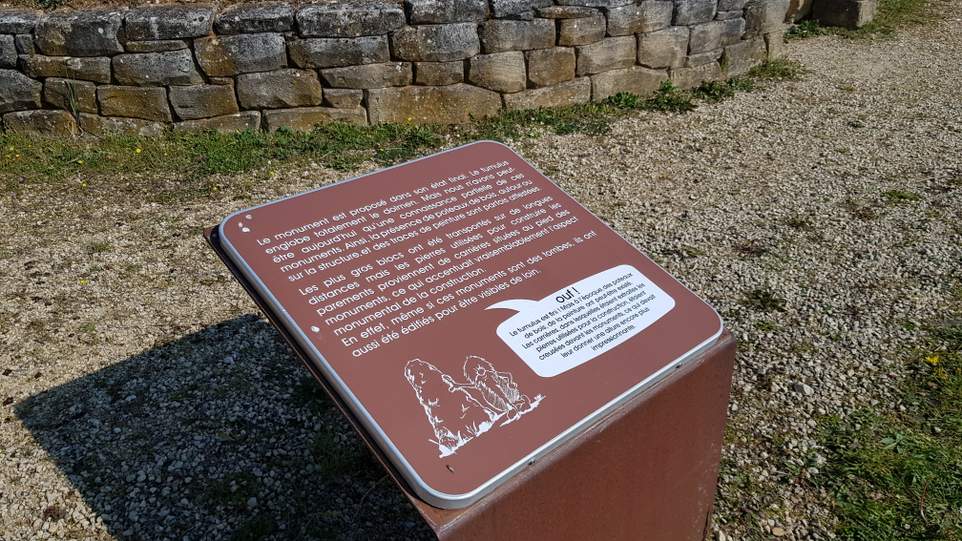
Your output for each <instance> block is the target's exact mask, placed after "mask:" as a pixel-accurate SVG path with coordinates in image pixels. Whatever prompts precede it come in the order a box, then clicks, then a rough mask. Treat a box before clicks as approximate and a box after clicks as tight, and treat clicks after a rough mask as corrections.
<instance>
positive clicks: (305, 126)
mask: <svg viewBox="0 0 962 541" xmlns="http://www.w3.org/2000/svg"><path fill="white" fill-rule="evenodd" d="M332 122H343V123H347V124H359V125H364V124H367V111H365V110H364V108H363V107H355V108H353V109H337V108H334V107H299V108H297V109H275V110H273V111H264V126H265V127H266V128H267V130H268V131H277V130H279V129H281V128H287V129H291V130H297V131H311V130H312V129H314V127H315V126H320V125H323V124H330V123H332Z"/></svg>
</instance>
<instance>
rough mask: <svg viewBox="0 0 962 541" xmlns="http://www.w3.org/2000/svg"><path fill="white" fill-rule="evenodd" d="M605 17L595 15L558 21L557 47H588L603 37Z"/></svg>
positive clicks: (598, 14)
mask: <svg viewBox="0 0 962 541" xmlns="http://www.w3.org/2000/svg"><path fill="white" fill-rule="evenodd" d="M606 28H607V25H606V23H605V16H604V15H602V14H600V13H597V14H595V15H593V16H591V17H579V18H574V19H561V20H559V21H558V45H566V46H571V45H588V44H589V43H595V42H598V41H601V39H602V38H604V37H605V31H606Z"/></svg>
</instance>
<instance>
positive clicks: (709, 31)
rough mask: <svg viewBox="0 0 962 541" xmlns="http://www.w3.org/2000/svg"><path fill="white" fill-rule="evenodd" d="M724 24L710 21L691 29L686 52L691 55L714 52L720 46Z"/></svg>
mask: <svg viewBox="0 0 962 541" xmlns="http://www.w3.org/2000/svg"><path fill="white" fill-rule="evenodd" d="M724 25H725V23H723V22H722V21H712V22H708V23H703V24H696V25H694V26H692V27H691V38H690V40H689V42H688V51H689V52H690V53H692V54H697V53H704V52H706V51H714V50H715V49H718V48H720V47H721V46H722V39H721V38H722V29H723V27H724Z"/></svg>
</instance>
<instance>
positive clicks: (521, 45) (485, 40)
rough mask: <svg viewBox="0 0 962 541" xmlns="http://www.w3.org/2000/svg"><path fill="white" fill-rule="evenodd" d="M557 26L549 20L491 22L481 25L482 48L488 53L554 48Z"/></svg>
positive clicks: (500, 20) (497, 20)
mask: <svg viewBox="0 0 962 541" xmlns="http://www.w3.org/2000/svg"><path fill="white" fill-rule="evenodd" d="M554 44H555V25H554V21H551V20H549V19H533V20H531V21H514V20H502V19H496V20H489V21H485V22H484V23H483V24H482V25H481V46H482V47H483V48H484V52H486V53H500V52H504V51H525V50H528V49H547V48H548V47H554Z"/></svg>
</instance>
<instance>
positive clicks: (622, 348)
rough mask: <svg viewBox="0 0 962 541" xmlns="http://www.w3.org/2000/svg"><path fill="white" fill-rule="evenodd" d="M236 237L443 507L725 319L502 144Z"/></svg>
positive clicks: (267, 287)
mask: <svg viewBox="0 0 962 541" xmlns="http://www.w3.org/2000/svg"><path fill="white" fill-rule="evenodd" d="M219 236H220V239H221V242H222V245H223V248H224V250H225V251H226V252H227V254H228V255H229V257H230V258H231V259H232V260H233V262H234V263H235V264H236V266H237V267H238V268H240V269H241V271H242V272H243V273H244V275H245V276H246V278H247V280H248V281H249V282H250V283H251V284H252V286H253V287H254V288H255V289H256V290H257V292H258V294H259V295H260V296H261V298H262V300H263V301H264V302H266V303H267V305H268V306H270V307H271V308H272V310H273V312H274V315H275V316H276V318H277V319H278V320H280V321H281V322H282V323H283V324H284V325H285V326H286V327H287V330H288V331H289V332H290V333H291V334H292V335H293V336H294V337H295V338H296V339H297V340H298V341H299V343H300V345H301V347H302V349H303V350H304V352H305V353H306V354H307V355H308V356H309V357H310V359H311V361H312V362H313V363H314V364H316V365H317V368H318V369H319V370H320V371H321V373H323V374H324V375H325V377H326V378H327V379H328V381H329V382H330V383H331V385H332V386H333V387H334V388H335V389H336V390H337V391H338V392H339V393H340V394H341V397H342V398H343V400H344V402H345V403H347V404H348V406H349V407H351V408H352V409H353V411H354V414H355V415H356V417H357V418H358V419H359V420H360V421H361V422H362V423H363V424H364V425H365V427H366V428H367V430H368V431H369V432H370V434H371V435H372V436H373V438H374V439H375V440H376V441H377V442H378V443H379V445H380V446H381V448H382V450H383V451H384V453H385V455H387V456H388V457H389V458H390V459H391V460H392V461H393V462H394V464H395V466H396V467H397V468H398V470H399V471H400V472H401V474H402V475H404V476H405V478H406V479H407V481H408V482H409V483H410V485H411V487H412V488H413V489H414V490H415V491H416V492H417V493H418V494H419V495H420V496H421V497H422V498H424V500H425V501H427V502H428V503H431V504H432V505H436V506H439V507H445V508H452V507H463V506H466V505H468V504H470V503H471V502H473V501H475V500H477V499H478V498H480V497H481V496H483V495H484V494H485V493H487V492H489V491H490V490H491V489H493V488H494V487H495V486H497V485H498V484H499V483H500V482H502V481H504V480H505V479H506V478H507V477H509V476H510V475H511V474H512V473H514V472H516V471H518V470H519V469H521V468H523V467H525V465H526V464H528V463H529V462H531V461H532V460H536V459H537V458H538V457H539V456H541V455H542V454H544V453H545V452H547V451H548V450H550V449H551V448H553V447H554V446H556V445H558V444H559V443H561V442H562V441H564V440H565V439H567V438H569V437H571V436H572V435H574V434H576V433H577V432H578V431H579V430H581V429H583V428H585V427H586V426H588V425H589V424H590V423H591V422H593V421H594V420H596V419H598V418H600V417H601V416H603V415H604V414H605V413H606V412H608V411H611V409H612V408H614V407H615V406H617V405H618V404H619V403H621V402H622V401H624V400H626V399H627V398H628V397H630V396H632V395H633V394H635V393H637V392H640V391H641V390H643V389H644V388H646V387H647V386H649V385H650V384H652V383H654V381H656V380H657V379H658V378H659V377H660V376H662V375H664V373H665V372H666V371H668V370H670V369H671V368H673V367H675V366H677V365H679V364H680V363H682V362H684V361H685V360H686V359H687V358H688V357H690V356H692V354H693V353H695V352H696V351H698V350H700V349H702V348H704V347H706V346H708V345H709V344H711V343H712V342H713V341H715V339H717V338H718V336H719V335H720V334H721V330H722V323H721V320H720V319H719V317H718V315H717V314H716V313H715V311H714V310H713V309H712V308H711V307H710V306H708V305H707V304H705V303H704V302H703V301H701V300H700V299H699V298H698V297H696V296H695V295H694V294H693V293H691V292H690V291H689V290H688V289H686V288H685V287H684V286H683V285H681V284H680V283H678V282H677V281H676V280H675V279H673V278H672V277H671V276H669V275H668V274H667V273H665V271H663V270H662V269H661V268H660V267H658V266H657V265H656V264H655V263H653V262H652V261H651V260H650V259H648V258H647V257H645V256H644V255H643V254H641V253H640V252H638V250H636V249H635V248H633V247H632V246H631V245H630V244H628V243H627V242H626V241H625V240H624V239H622V238H621V237H619V236H618V235H617V234H616V233H615V232H613V231H612V230H611V229H609V228H608V227H607V226H606V225H605V224H604V223H603V222H601V221H600V220H599V219H598V218H596V217H595V216H594V215H592V214H591V213H590V212H588V211H587V210H585V209H584V208H583V207H581V206H580V205H579V204H578V203H577V202H576V201H574V200H573V199H572V198H571V197H569V196H568V195H567V194H565V193H564V192H562V191H561V190H560V189H559V188H558V187H557V186H555V185H554V184H553V183H552V182H551V181H549V180H548V179H547V178H545V177H544V176H543V175H542V174H541V173H539V172H538V171H537V170H535V169H534V168H533V167H532V166H530V165H529V164H528V163H527V162H525V161H524V160H523V159H522V158H521V157H520V156H518V155H517V154H515V153H514V152H513V151H511V150H510V149H509V148H507V147H505V146H504V145H501V144H498V143H492V142H479V143H474V144H471V145H467V146H463V147H460V148H456V149H454V150H450V151H447V152H442V153H440V154H437V155H434V156H430V157H427V158H424V159H421V160H416V161H413V162H410V163H406V164H403V165H400V166H397V167H393V168H390V169H386V170H383V171H379V172H376V173H373V174H370V175H367V176H364V177H360V178H356V179H353V180H351V181H347V182H341V183H338V184H334V185H332V186H329V187H325V188H322V189H319V190H315V191H312V192H308V193H305V194H301V195H297V196H294V197H290V198H287V199H282V200H280V201H275V202H272V203H268V204H265V205H262V206H259V207H255V208H251V209H248V210H244V211H240V212H237V213H235V214H232V215H231V216H230V217H228V218H227V219H225V220H224V221H223V222H222V223H221V224H220V226H219ZM641 443H643V442H641Z"/></svg>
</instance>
